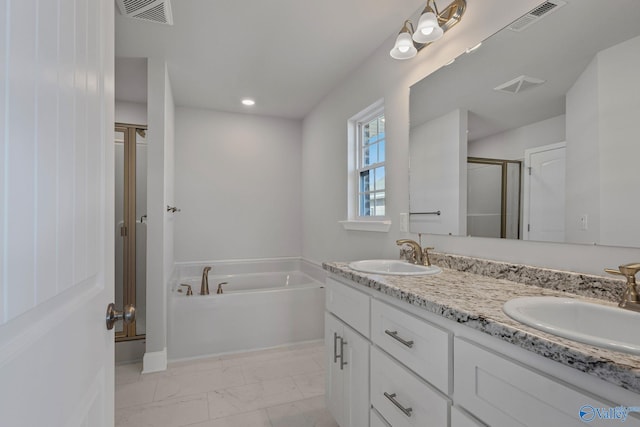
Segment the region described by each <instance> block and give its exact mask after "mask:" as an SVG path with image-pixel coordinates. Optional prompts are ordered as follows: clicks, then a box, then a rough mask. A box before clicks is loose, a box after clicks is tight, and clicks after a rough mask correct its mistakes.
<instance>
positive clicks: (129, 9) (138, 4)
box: [122, 0, 157, 13]
mask: <svg viewBox="0 0 640 427" xmlns="http://www.w3.org/2000/svg"><path fill="white" fill-rule="evenodd" d="M155 1H157V0H124V1H123V2H122V3H123V4H124V8H125V13H134V12H136V11H138V10H140V9H144V8H145V7H147V6H149V5H150V4H151V3H154V2H155Z"/></svg>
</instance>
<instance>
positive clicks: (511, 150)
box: [468, 114, 565, 160]
mask: <svg viewBox="0 0 640 427" xmlns="http://www.w3.org/2000/svg"><path fill="white" fill-rule="evenodd" d="M564 140H565V116H564V114H562V115H560V116H557V117H552V118H550V119H547V120H542V121H540V122H536V123H532V124H530V125H526V126H522V127H519V128H517V129H511V130H508V131H506V132H500V133H498V134H495V135H491V136H488V137H486V138H481V139H476V140H475V141H469V148H468V152H469V156H470V157H488V158H493V159H504V160H523V159H524V150H527V149H529V148H535V147H540V146H543V145H548V144H554V143H556V142H562V141H564Z"/></svg>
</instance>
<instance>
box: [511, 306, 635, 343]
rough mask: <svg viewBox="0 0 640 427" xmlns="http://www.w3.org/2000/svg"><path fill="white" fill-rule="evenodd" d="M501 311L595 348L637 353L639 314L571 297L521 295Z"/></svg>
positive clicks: (532, 325) (537, 327)
mask: <svg viewBox="0 0 640 427" xmlns="http://www.w3.org/2000/svg"><path fill="white" fill-rule="evenodd" d="M503 311H504V312H505V313H506V314H507V315H508V316H509V317H511V318H513V319H515V320H517V321H519V322H522V323H524V324H525V325H529V326H531V327H533V328H536V329H539V330H541V331H544V332H548V333H550V334H553V335H557V336H560V337H564V338H569V339H572V340H575V341H580V342H582V343H586V344H591V345H594V346H597V347H602V348H607V349H611V350H616V351H621V352H625V353H631V354H636V355H640V336H639V335H638V334H637V333H636V332H637V331H638V330H639V329H640V313H635V312H632V311H629V310H624V309H622V308H617V307H609V306H604V305H599V304H592V303H588V302H584V301H580V300H575V299H571V298H556V297H524V298H515V299H512V300H510V301H507V302H506V303H505V304H504V306H503Z"/></svg>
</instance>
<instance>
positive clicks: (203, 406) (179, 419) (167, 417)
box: [115, 394, 209, 427]
mask: <svg viewBox="0 0 640 427" xmlns="http://www.w3.org/2000/svg"><path fill="white" fill-rule="evenodd" d="M207 405H208V404H207V397H206V395H205V394H201V395H195V396H188V397H184V398H180V399H171V400H166V401H164V402H154V403H150V404H146V405H140V406H133V407H130V408H123V409H120V410H118V411H116V417H115V418H116V422H115V427H182V426H187V425H190V424H194V423H197V422H202V421H206V420H207V419H208V418H209V413H208V410H207Z"/></svg>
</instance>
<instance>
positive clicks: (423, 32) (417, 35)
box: [413, 3, 444, 43]
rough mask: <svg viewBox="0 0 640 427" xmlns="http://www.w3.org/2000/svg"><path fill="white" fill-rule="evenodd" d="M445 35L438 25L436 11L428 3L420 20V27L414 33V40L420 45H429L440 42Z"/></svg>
mask: <svg viewBox="0 0 640 427" xmlns="http://www.w3.org/2000/svg"><path fill="white" fill-rule="evenodd" d="M443 34H444V31H442V28H440V25H439V24H438V17H437V16H436V13H435V11H434V10H433V9H432V8H431V6H430V5H429V3H427V6H426V7H425V8H424V10H423V11H422V15H420V19H419V20H418V27H417V28H416V31H415V32H414V33H413V40H414V41H416V42H418V43H429V42H434V41H436V40H438V39H439V38H440V37H442V35H443Z"/></svg>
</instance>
